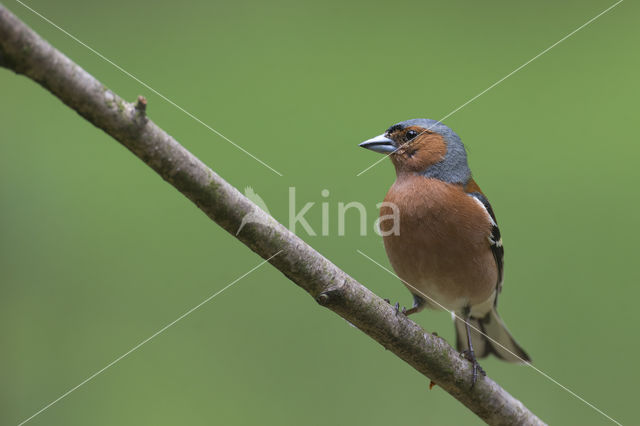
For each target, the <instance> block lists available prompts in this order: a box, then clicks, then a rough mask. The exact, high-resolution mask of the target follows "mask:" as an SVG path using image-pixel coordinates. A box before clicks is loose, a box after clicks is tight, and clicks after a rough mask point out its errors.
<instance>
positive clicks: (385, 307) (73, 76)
mask: <svg viewBox="0 0 640 426" xmlns="http://www.w3.org/2000/svg"><path fill="white" fill-rule="evenodd" d="M0 66H3V67H5V68H8V69H10V70H13V71H14V72H16V73H17V74H23V75H25V76H27V77H29V78H30V79H32V80H34V81H36V82H37V83H39V84H40V85H42V86H43V87H44V88H45V89H47V90H49V91H50V92H51V93H52V94H53V95H55V96H57V97H58V98H59V99H60V100H62V102H64V103H65V104H67V105H68V106H69V107H70V108H72V109H73V110H75V111H76V112H78V114H80V115H81V116H83V117H84V118H85V119H87V120H88V121H90V122H91V123H92V124H94V125H95V126H96V127H98V128H100V129H102V130H103V131H105V132H106V133H107V134H109V135H110V136H112V137H113V138H115V139H116V140H118V141H119V142H120V143H121V144H122V145H124V146H125V147H126V148H127V149H129V150H130V151H131V152H132V153H134V154H135V155H136V156H137V157H138V158H140V159H141V160H142V161H144V162H145V163H146V164H147V165H148V166H149V167H151V168H152V169H153V170H155V171H156V172H157V173H158V174H159V175H160V176H161V177H162V178H163V179H164V180H166V181H167V182H169V183H170V184H171V185H173V186H174V187H175V188H176V189H177V190H178V191H180V192H181V193H182V194H183V195H184V196H186V197H187V198H189V199H190V200H191V201H192V202H193V203H194V204H196V205H197V206H198V208H200V209H201V210H202V211H203V212H204V213H205V214H206V215H207V216H209V217H210V218H211V219H212V220H213V221H214V222H216V223H217V224H218V225H220V226H221V227H222V228H224V229H225V230H226V231H227V232H229V233H230V234H231V235H234V236H235V233H236V231H237V230H238V228H239V226H240V224H241V222H242V218H243V217H244V216H245V215H247V214H249V213H251V214H252V215H253V216H254V217H255V218H258V221H257V222H255V223H248V224H246V226H245V227H244V228H243V230H242V232H240V233H239V235H238V236H236V238H238V239H239V240H240V241H242V243H244V244H245V245H246V246H247V247H249V248H250V249H251V250H253V251H254V252H256V253H257V254H258V255H260V256H262V257H263V258H265V259H267V258H269V257H270V256H272V255H273V254H274V253H276V252H278V251H282V253H281V254H280V255H279V256H276V257H274V258H273V259H271V260H270V263H271V264H272V265H273V266H274V267H276V268H278V269H279V270H280V271H281V272H282V273H283V274H284V275H285V276H287V278H289V279H290V280H291V281H293V282H294V283H296V284H297V285H298V286H300V287H302V288H303V289H304V290H305V291H307V292H308V293H309V294H310V295H311V296H312V297H313V298H314V299H315V300H316V301H317V302H318V303H319V304H320V305H322V306H324V307H326V308H328V309H330V310H332V311H334V312H335V313H337V314H338V315H340V316H341V317H343V318H344V319H346V320H347V321H349V322H350V323H351V324H353V325H355V326H356V327H358V328H359V329H360V330H362V331H363V332H365V333H366V334H368V335H369V336H370V337H371V338H373V339H374V340H376V341H377V342H378V343H380V344H381V345H382V346H384V347H385V348H386V349H388V350H390V351H392V352H393V353H394V354H396V355H397V356H398V357H399V358H401V359H402V360H404V361H405V362H407V363H408V364H409V365H411V366H412V367H413V368H415V369H416V370H417V371H419V372H420V373H422V374H423V375H425V376H426V377H428V378H430V379H431V380H432V381H433V382H435V383H437V384H438V386H440V387H442V388H443V389H445V390H446V391H447V392H449V393H450V394H451V395H453V397H455V398H456V399H458V400H459V401H460V402H462V403H463V404H464V405H465V406H467V407H468V408H469V409H470V410H471V411H473V412H474V413H476V414H477V415H478V416H479V417H480V418H481V419H482V420H484V421H485V422H487V423H489V424H492V425H515V424H535V425H540V424H544V423H543V422H542V421H541V420H540V419H538V418H537V417H536V416H535V415H534V414H533V413H532V412H530V411H529V410H528V409H527V408H526V407H525V406H524V405H523V404H522V403H521V402H520V401H518V400H517V399H515V398H514V397H512V396H511V395H510V394H509V393H507V392H506V391H505V390H504V389H502V388H501V387H500V386H499V385H498V384H497V383H495V382H494V381H493V380H491V379H490V378H488V377H484V378H481V379H480V380H479V381H478V383H477V384H476V385H475V387H473V388H471V380H470V379H471V364H470V363H469V362H468V361H467V360H465V359H463V358H461V357H460V355H459V354H458V353H457V352H456V351H455V350H453V349H452V348H451V346H450V345H449V344H448V343H447V342H446V341H445V340H444V339H442V338H440V337H437V336H434V335H432V334H430V333H426V332H425V331H424V330H423V329H422V328H421V327H420V326H418V325H417V324H416V323H414V322H413V321H411V320H410V319H408V318H407V317H405V316H404V315H396V313H395V311H394V308H393V307H392V306H390V305H389V304H388V303H386V302H385V301H384V300H382V299H380V298H379V297H378V296H376V295H375V294H373V293H372V292H371V291H370V290H368V289H367V288H366V287H364V286H363V285H361V284H360V283H358V282H357V281H356V280H354V279H353V278H351V277H350V276H349V275H347V274H346V273H345V272H343V271H342V270H341V269H339V268H338V267H337V266H335V265H334V264H333V263H331V262H330V261H329V260H328V259H326V258H325V257H323V256H322V255H321V254H320V253H318V252H317V251H315V250H314V249H313V248H312V247H310V246H309V245H308V244H306V243H305V242H304V241H302V240H301V239H300V238H298V237H297V236H296V235H295V234H293V233H292V232H290V231H289V230H288V229H287V228H285V227H284V226H283V225H281V224H280V223H278V222H277V221H276V220H275V219H273V218H272V217H271V216H269V215H268V214H266V213H265V212H263V211H262V210H260V209H259V208H258V207H257V206H256V205H255V204H253V203H252V202H251V201H249V200H248V199H247V198H246V197H244V196H243V195H242V194H241V193H240V192H239V191H238V190H236V189H235V188H234V187H233V186H231V185H230V184H228V183H227V182H226V181H225V180H224V179H222V178H221V177H220V176H218V175H217V174H216V173H215V172H213V171H212V170H211V169H209V168H208V167H207V166H206V165H205V164H204V163H202V162H201V161H200V160H199V159H198V158H196V157H195V156H194V155H193V154H191V153H190V152H189V151H187V150H186V149H185V148H184V147H182V146H181V145H180V144H179V143H178V142H177V141H176V140H175V139H173V138H172V137H171V136H169V135H168V134H167V133H166V132H165V131H164V130H162V129H161V128H160V127H158V126H157V125H156V124H155V123H153V122H152V121H151V120H149V119H148V118H147V116H146V113H145V106H146V101H144V98H139V100H138V102H137V103H136V104H131V103H128V102H125V101H124V100H123V99H122V98H120V97H119V96H118V95H116V94H115V93H113V92H112V91H110V90H109V89H107V88H106V87H105V86H104V85H103V84H101V83H100V82H99V81H98V80H96V79H95V78H94V77H92V76H91V75H90V74H89V73H87V72H86V71H85V70H83V69H82V68H80V67H79V66H78V65H76V64H75V63H73V62H72V61H71V60H70V59H69V58H67V57H66V56H65V55H63V54H62V53H60V52H59V51H58V50H56V49H55V48H53V47H52V46H51V45H49V44H48V43H47V42H46V41H45V40H43V39H42V38H41V37H40V36H38V35H37V34H36V33H35V32H34V31H32V30H31V29H30V28H29V27H27V26H26V25H25V24H24V23H22V22H21V21H20V20H19V19H18V18H16V17H15V16H14V15H13V14H12V13H11V12H9V11H8V10H7V9H6V8H5V7H4V6H2V5H0Z"/></svg>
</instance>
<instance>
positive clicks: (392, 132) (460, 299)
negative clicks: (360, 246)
mask: <svg viewBox="0 0 640 426" xmlns="http://www.w3.org/2000/svg"><path fill="white" fill-rule="evenodd" d="M360 146H361V147H363V148H367V149H370V150H372V151H375V152H379V153H383V154H387V155H388V156H389V157H390V158H391V162H392V163H393V165H394V166H395V169H396V181H395V182H394V184H393V185H392V186H391V188H390V189H389V192H387V196H386V197H385V199H384V201H385V202H386V203H384V204H383V205H382V208H381V209H380V217H381V221H380V227H381V230H382V233H383V235H384V237H383V238H384V246H385V249H386V252H387V256H388V257H389V261H390V262H391V265H392V266H393V269H394V270H395V272H396V274H397V275H398V277H399V278H400V279H401V280H402V281H403V282H404V283H405V284H406V286H407V287H408V288H409V291H411V293H412V294H413V300H414V302H413V307H412V308H411V309H409V310H404V309H403V312H404V313H405V314H407V315H410V314H413V313H416V312H419V311H420V310H422V309H423V308H424V307H429V308H432V309H438V308H440V309H446V310H449V311H451V312H452V313H455V314H456V315H455V316H454V325H455V329H456V341H457V348H458V350H459V351H462V353H463V354H464V355H465V356H466V357H467V358H468V359H469V360H470V361H471V362H472V363H473V378H472V379H473V381H472V383H473V384H475V382H476V380H477V374H478V371H480V372H481V373H483V374H484V371H483V370H482V369H481V368H480V366H479V365H478V362H477V360H476V356H477V357H479V358H483V357H486V356H487V355H489V354H494V355H496V356H497V357H498V358H500V359H503V360H505V361H508V362H524V361H527V362H528V361H530V358H529V355H527V353H526V352H525V351H524V350H523V349H522V348H521V347H520V346H519V345H518V344H517V343H516V341H515V340H514V339H513V337H511V334H510V333H509V331H508V330H507V328H506V327H505V324H504V323H503V322H502V320H501V319H500V317H499V316H498V312H497V311H496V307H497V302H498V294H499V293H500V290H501V289H502V275H503V255H504V248H503V247H502V239H501V237H500V230H499V229H498V225H497V222H496V218H495V215H494V213H493V209H492V208H491V205H490V204H489V201H488V200H487V198H486V197H485V196H484V194H483V193H482V191H481V190H480V187H479V186H478V184H477V183H476V182H475V181H474V180H473V178H472V177H471V171H470V170H469V166H468V164H467V153H466V151H465V148H464V145H463V144H462V141H461V140H460V137H458V135H457V134H456V133H455V132H454V131H453V130H451V129H450V128H449V127H447V126H445V125H444V124H442V123H440V122H438V121H436V120H428V119H415V120H407V121H403V122H400V123H398V124H395V125H393V126H391V127H389V129H387V131H386V132H384V133H383V134H382V135H380V136H376V137H374V138H372V139H369V140H367V141H365V142H362V143H361V144H360ZM388 203H391V204H393V205H395V207H396V208H397V210H398V215H399V226H398V224H395V225H396V229H397V232H391V231H392V230H393V226H394V224H392V223H389V219H388V218H389V217H392V213H393V210H392V207H391V206H390V205H389V204H388ZM383 218H386V219H385V220H382V219H383ZM397 306H398V305H396V307H397ZM470 324H471V325H472V327H471V328H470V327H469V325H470ZM478 330H479V331H481V332H482V333H481V332H479V331H478ZM465 334H466V339H465V338H464V337H463V336H464V335H465ZM486 336H489V337H490V338H491V339H494V340H495V341H496V342H498V343H499V344H496V343H494V342H493V341H491V340H490V339H488V338H487V337H486Z"/></svg>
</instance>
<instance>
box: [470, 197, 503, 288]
mask: <svg viewBox="0 0 640 426" xmlns="http://www.w3.org/2000/svg"><path fill="white" fill-rule="evenodd" d="M469 195H470V196H471V197H473V198H474V199H475V200H476V201H477V202H478V203H479V204H480V205H482V207H483V208H484V209H485V210H486V212H487V213H488V214H489V217H490V218H491V235H489V245H490V246H491V251H492V252H493V257H494V258H495V260H496V266H497V267H498V282H497V283H496V286H497V288H498V292H499V291H500V290H501V289H502V275H503V272H504V247H503V246H502V237H501V236H500V228H498V222H496V215H495V214H494V213H493V209H492V208H491V204H489V200H487V197H485V196H484V195H483V194H482V193H480V192H470V193H469ZM496 300H497V298H496Z"/></svg>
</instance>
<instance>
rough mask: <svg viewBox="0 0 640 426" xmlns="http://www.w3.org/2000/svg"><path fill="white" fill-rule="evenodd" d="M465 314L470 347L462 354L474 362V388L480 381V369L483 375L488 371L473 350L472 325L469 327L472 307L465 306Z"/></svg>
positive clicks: (472, 379)
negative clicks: (483, 367) (481, 364)
mask: <svg viewBox="0 0 640 426" xmlns="http://www.w3.org/2000/svg"><path fill="white" fill-rule="evenodd" d="M463 315H464V326H465V328H466V330H467V344H468V346H469V349H468V350H466V351H462V355H463V356H464V357H465V358H466V359H468V360H469V361H471V363H472V364H473V373H472V374H473V375H472V378H471V388H472V389H473V387H474V386H475V384H476V382H477V381H478V371H480V373H481V374H482V375H483V376H486V373H485V372H484V370H483V369H482V367H480V364H478V360H477V359H476V354H475V352H474V351H473V345H472V344H471V327H469V320H470V319H471V309H470V308H469V307H466V308H464V311H463Z"/></svg>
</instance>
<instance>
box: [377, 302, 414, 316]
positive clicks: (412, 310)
mask: <svg viewBox="0 0 640 426" xmlns="http://www.w3.org/2000/svg"><path fill="white" fill-rule="evenodd" d="M382 300H384V301H385V302H387V303H388V304H390V305H391V300H389V299H382ZM393 307H394V309H395V311H396V315H398V314H399V313H400V312H402V313H403V314H404V315H406V316H409V315H411V314H413V313H416V312H418V309H417V308H416V307H413V308H411V309H407V308H405V307H404V306H403V307H402V309H400V302H396V304H395V305H393Z"/></svg>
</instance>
